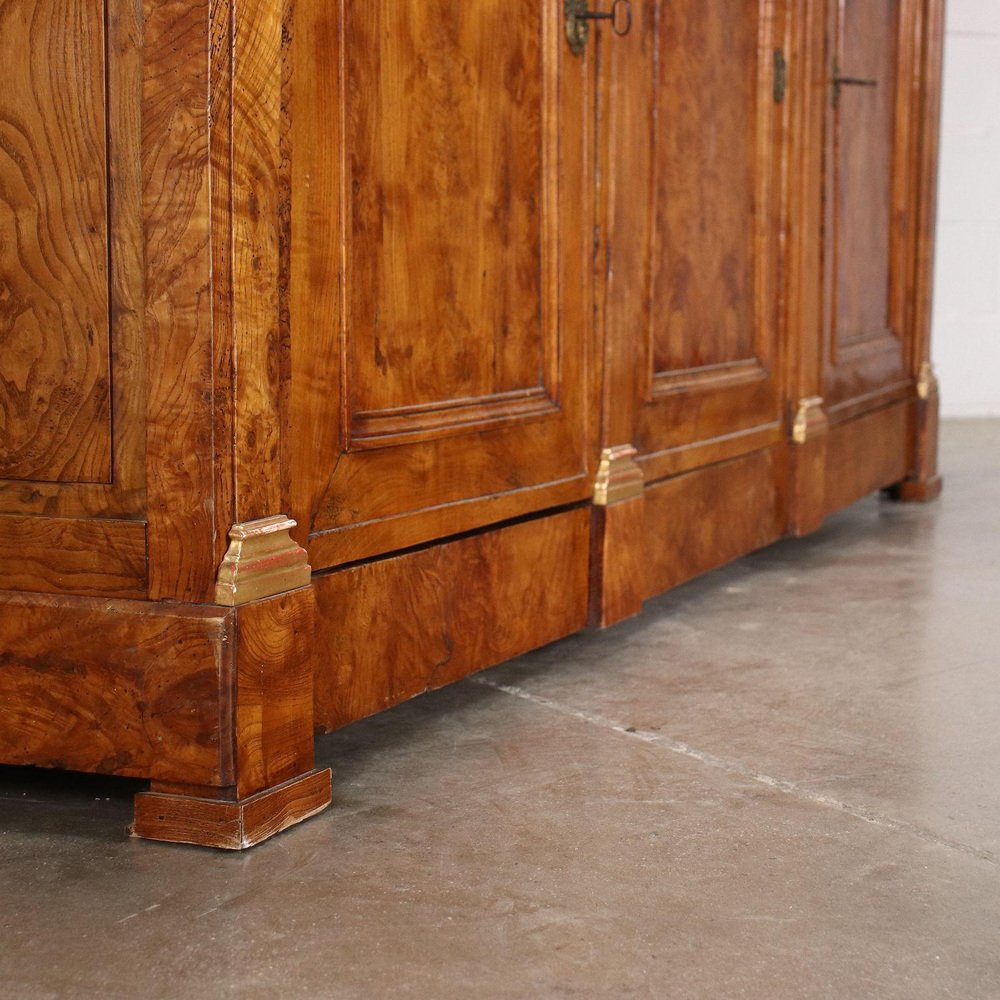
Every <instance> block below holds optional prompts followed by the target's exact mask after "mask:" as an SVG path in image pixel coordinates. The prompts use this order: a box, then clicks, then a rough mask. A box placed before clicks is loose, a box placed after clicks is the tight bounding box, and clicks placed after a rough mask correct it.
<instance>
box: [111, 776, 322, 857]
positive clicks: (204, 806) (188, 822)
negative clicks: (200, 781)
mask: <svg viewBox="0 0 1000 1000" xmlns="http://www.w3.org/2000/svg"><path fill="white" fill-rule="evenodd" d="M330 797H331V796H330V770H329V768H327V769H324V770H317V771H310V772H309V773H308V774H303V775H300V776H299V777H297V778H293V779H292V780H291V781H286V782H284V783H282V784H280V785H276V786H275V787H274V788H267V789H265V790H264V791H262V792H258V793H257V794H256V795H251V796H249V797H247V798H245V799H242V800H238V801H232V802H229V801H226V800H224V799H200V798H194V797H191V796H187V795H174V794H165V793H163V792H141V793H140V794H139V795H137V796H136V797H135V820H134V822H133V823H132V826H131V828H130V829H129V832H130V833H131V835H132V836H133V837H141V838H143V839H145V840H163V841H168V842H170V843H174V844H196V845H198V846H200V847H218V848H221V849H223V850H229V851H242V850H245V849H246V848H249V847H254V846H255V845H257V844H260V843H262V842H263V841H265V840H267V839H268V838H269V837H273V836H274V835H275V834H276V833H281V831H282V830H287V829H288V827H290V826H294V825H295V824H296V823H301V822H302V821H303V820H306V819H309V818H310V817H311V816H315V815H316V814H317V813H320V812H322V811H323V810H324V809H325V808H326V807H327V806H328V805H329V804H330Z"/></svg>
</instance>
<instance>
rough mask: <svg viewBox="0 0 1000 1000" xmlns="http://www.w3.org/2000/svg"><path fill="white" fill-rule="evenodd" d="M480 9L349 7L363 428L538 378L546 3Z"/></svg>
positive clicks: (353, 242)
mask: <svg viewBox="0 0 1000 1000" xmlns="http://www.w3.org/2000/svg"><path fill="white" fill-rule="evenodd" d="M482 7H483V9H482V10H481V11H478V12H472V11H469V10H468V9H467V5H465V7H460V6H456V5H455V4H453V3H442V2H440V0H438V2H433V3H423V4H415V3H404V4H400V3H398V2H396V3H373V4H364V5H361V4H355V5H352V6H350V7H349V8H348V13H347V21H346V25H345V31H346V33H347V36H348V39H349V40H348V43H347V46H346V63H347V74H346V104H347V108H346V117H347V120H348V122H349V131H348V136H349V148H348V155H347V160H346V167H347V172H348V176H347V178H346V181H345V183H346V188H347V190H348V192H349V207H348V210H349V213H350V222H349V228H348V232H349V237H350V240H349V246H348V278H347V285H348V290H349V302H348V310H349V312H348V324H349V331H350V332H349V338H350V339H349V350H350V360H351V366H352V372H351V384H350V389H351V410H352V413H353V414H355V416H356V418H357V416H358V415H360V414H365V415H367V422H368V423H370V422H371V421H372V416H373V415H374V414H375V413H388V412H392V411H400V410H405V411H407V415H408V416H409V415H412V414H413V412H414V411H415V410H416V411H420V410H426V411H428V412H430V411H433V410H437V409H449V408H452V407H453V406H454V403H455V401H456V400H474V399H489V398H493V397H496V396H497V395H505V394H509V393H511V392H517V391H518V390H524V389H530V388H542V387H543V385H542V381H541V376H542V365H543V361H544V354H545V345H544V344H543V341H542V335H543V326H542V323H541V318H542V312H543V307H544V305H545V303H544V296H545V291H546V289H545V279H546V275H545V265H546V264H547V263H548V262H546V261H544V260H543V257H542V252H543V248H544V243H543V239H542V232H541V225H542V219H543V205H542V204H541V193H542V191H543V186H542V185H543V174H542V170H543V152H544V150H543V147H542V141H543V140H542V136H541V123H540V122H539V120H538V109H539V108H541V107H542V101H543V79H542V76H541V74H540V73H539V72H538V67H539V66H540V65H541V59H542V52H541V31H540V27H541V24H540V17H541V7H540V6H539V4H538V3H537V2H532V0H515V2H514V3H512V4H509V5H507V7H506V8H505V7H504V6H503V5H501V4H485V5H482ZM511 25H516V26H517V30H516V31H513V32H512V31H509V30H505V28H506V27H509V26H511ZM401 111H402V112H403V113H400V112H401ZM501 248H509V249H508V251H507V252H503V250H502V249H501Z"/></svg>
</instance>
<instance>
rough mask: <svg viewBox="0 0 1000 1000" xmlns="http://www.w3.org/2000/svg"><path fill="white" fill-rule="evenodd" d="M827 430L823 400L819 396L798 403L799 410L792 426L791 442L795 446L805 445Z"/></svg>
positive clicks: (827, 424) (827, 422) (827, 423)
mask: <svg viewBox="0 0 1000 1000" xmlns="http://www.w3.org/2000/svg"><path fill="white" fill-rule="evenodd" d="M828 429H829V421H828V420H827V416H826V411H825V410H824V409H823V400H822V398H821V397H820V396H809V397H807V398H806V399H802V400H800V401H799V408H798V410H797V412H796V414H795V421H794V423H793V424H792V440H793V441H794V442H795V443H796V444H805V443H806V442H807V441H811V440H812V439H813V438H815V437H818V436H819V435H821V434H825V433H826V432H827V430H828Z"/></svg>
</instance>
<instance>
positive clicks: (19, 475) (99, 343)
mask: <svg viewBox="0 0 1000 1000" xmlns="http://www.w3.org/2000/svg"><path fill="white" fill-rule="evenodd" d="M106 42H107V40H106V37H105V11H104V2H103V0H69V2H66V0H39V2H31V3H29V2H27V0H16V2H7V3H4V4H3V5H2V6H0V62H2V64H3V66H4V86H3V88H2V90H0V233H2V237H0V432H2V435H3V442H4V444H3V448H2V449H0V478H10V479H28V480H49V481H53V480H54V481H64V482H74V481H77V482H79V481H91V482H107V481H108V479H109V478H110V475H111V425H110V415H111V344H110V329H109V321H110V305H111V303H110V298H109V273H108V264H109V240H110V233H109V227H108V186H109V185H108V169H109V163H108V121H107V114H106V107H107V105H106V92H107V66H106V60H105V46H106ZM26 52H30V53H31V54H32V57H31V58H30V59H26V58H25V57H24V53H26Z"/></svg>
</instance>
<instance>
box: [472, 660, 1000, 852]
mask: <svg viewBox="0 0 1000 1000" xmlns="http://www.w3.org/2000/svg"><path fill="white" fill-rule="evenodd" d="M469 680H470V681H471V682H472V683H473V684H480V685H482V686H483V687H488V688H493V690H495V691H501V692H503V693H504V694H509V695H512V696H513V697H515V698H520V699H522V700H523V701H527V702H530V703H532V704H534V705H538V706H540V707H543V708H548V709H551V710H552V711H555V712H558V713H559V714H560V715H565V716H568V717H569V718H574V719H577V720H579V721H581V722H587V723H589V724H591V725H593V726H597V727H598V728H601V729H609V730H612V731H613V732H616V733H619V734H620V735H622V736H626V737H630V738H633V739H636V740H638V741H640V742H642V743H646V744H648V745H654V746H660V747H662V748H663V749H665V750H669V751H670V752H671V753H675V754H678V755H679V756H682V757H687V758H688V759H689V760H695V761H698V762H699V763H702V764H704V765H706V766H707V767H712V768H715V769H716V770H718V771H723V772H725V773H726V774H732V775H738V776H739V777H742V778H747V779H749V780H751V781H755V782H757V783H758V784H760V785H764V786H765V787H767V788H771V789H773V790H775V791H778V792H781V793H783V794H785V795H788V796H789V797H791V798H795V799H799V800H801V801H806V802H811V803H813V804H814V805H821V806H824V807H826V808H828V809H834V810H836V811H837V812H841V813H844V814H846V815H848V816H853V817H854V818H855V819H859V820H862V821H863V822H865V823H869V824H871V825H872V826H878V827H882V828H884V829H887V830H892V831H893V832H895V833H905V834H908V835H910V836H912V837H916V838H917V839H919V840H922V841H924V842H925V843H929V844H934V845H936V846H938V847H946V848H948V849H949V850H952V851H956V852H958V853H960V854H965V855H967V856H968V857H973V858H976V859H977V860H979V861H985V862H987V863H988V864H991V865H993V866H995V867H1000V859H998V858H997V857H996V856H995V855H994V854H992V853H990V852H989V851H984V850H981V849H980V848H978V847H973V846H972V845H971V844H964V843H962V842H961V841H958V840H950V839H949V838H947V837H942V836H940V835H938V834H936V833H934V832H933V831H932V830H928V829H927V828H926V827H922V826H917V824H915V823H909V822H907V821H906V820H900V819H894V818H893V817H891V816H884V815H882V814H881V813H877V812H875V811H874V810H872V809H866V808H865V807H864V806H857V805H853V804H852V803H850V802H844V801H842V800H841V799H836V798H834V797H833V796H832V795H823V794H821V793H819V792H811V791H809V790H808V789H807V788H803V787H802V786H801V785H797V784H796V783H795V782H794V781H787V780H786V779H784V778H774V777H772V776H771V775H768V774H764V773H762V772H760V771H755V770H754V769H753V768H751V767H747V766H746V765H745V764H740V763H738V762H736V761H731V760H726V759H725V758H723V757H718V756H716V755H715V754H711V753H708V752H706V751H704V750H699V749H697V748H696V747H693V746H691V745H690V744H688V743H684V742H682V741H680V740H675V739H672V738H671V737H669V736H664V735H663V734H662V733H654V732H650V731H649V730H643V729H637V728H635V727H634V726H626V725H624V724H622V723H620V722H617V721H616V720H614V719H609V718H608V717H607V716H604V715H600V714H599V713H597V712H588V711H586V710H584V709H578V708H573V707H572V706H570V705H563V704H561V703H560V702H558V701H553V700H552V699H551V698H546V697H545V696H544V695H539V694H533V693H532V692H531V691H527V690H525V689H524V688H522V687H519V686H517V685H516V684H501V683H499V682H497V681H491V680H487V679H486V678H485V677H481V676H480V677H471V678H469Z"/></svg>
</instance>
